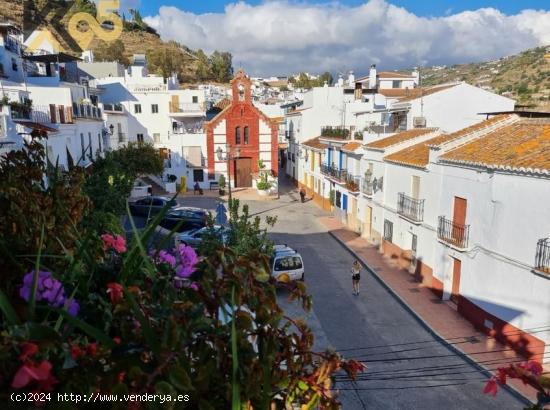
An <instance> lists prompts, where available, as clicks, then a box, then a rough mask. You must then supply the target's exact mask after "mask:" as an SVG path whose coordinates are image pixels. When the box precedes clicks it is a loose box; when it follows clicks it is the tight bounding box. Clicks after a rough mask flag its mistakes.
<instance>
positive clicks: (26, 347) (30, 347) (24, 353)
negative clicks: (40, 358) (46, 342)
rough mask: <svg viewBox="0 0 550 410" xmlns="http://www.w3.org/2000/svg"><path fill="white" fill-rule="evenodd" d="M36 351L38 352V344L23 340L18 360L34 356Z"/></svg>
mask: <svg viewBox="0 0 550 410" xmlns="http://www.w3.org/2000/svg"><path fill="white" fill-rule="evenodd" d="M36 353H38V346H37V345H36V344H34V343H29V342H25V343H23V344H22V345H21V354H20V355H19V360H21V361H22V362H24V361H26V360H27V359H28V358H29V357H31V356H34V355H35V354H36Z"/></svg>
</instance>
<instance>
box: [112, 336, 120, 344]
mask: <svg viewBox="0 0 550 410" xmlns="http://www.w3.org/2000/svg"><path fill="white" fill-rule="evenodd" d="M113 342H115V343H116V344H117V345H119V344H120V342H121V340H120V337H118V336H115V337H113Z"/></svg>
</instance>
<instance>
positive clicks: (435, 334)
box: [328, 231, 537, 405]
mask: <svg viewBox="0 0 550 410" xmlns="http://www.w3.org/2000/svg"><path fill="white" fill-rule="evenodd" d="M328 234H329V235H330V236H331V237H332V238H334V239H335V240H336V242H338V243H339V244H340V245H342V246H343V247H344V248H345V249H346V250H347V251H348V252H349V253H350V254H352V255H353V257H354V258H355V259H357V260H358V261H359V262H360V263H361V264H362V265H363V266H364V267H365V268H366V270H367V271H368V272H369V273H370V274H371V275H372V276H373V277H374V278H375V279H376V280H377V281H378V282H379V283H380V284H381V285H382V286H383V287H384V288H385V289H386V290H387V291H388V292H389V293H390V294H391V295H392V296H393V297H394V298H395V299H396V300H397V301H398V302H399V304H400V305H402V306H403V307H404V308H405V309H406V310H407V311H408V312H409V313H410V314H411V315H412V316H413V317H414V318H415V320H416V321H417V322H418V323H420V324H421V325H422V327H423V328H425V329H426V330H427V331H428V333H430V334H431V335H432V336H433V337H434V338H435V339H437V340H438V341H439V342H440V343H441V344H442V345H443V346H445V347H446V348H447V349H450V350H451V351H453V352H454V353H456V354H457V355H458V356H460V357H461V358H463V359H464V360H465V361H466V362H468V363H470V364H471V365H473V366H474V367H475V368H476V369H478V370H479V371H480V372H481V373H483V374H484V375H486V376H487V377H489V378H490V377H492V376H493V373H492V372H491V370H489V368H488V367H486V366H484V365H482V364H480V363H478V362H476V361H475V360H474V359H472V358H471V357H470V356H468V354H467V353H465V352H463V351H462V350H461V349H459V348H458V347H456V346H454V345H451V344H449V343H448V342H447V341H446V340H445V338H444V337H443V336H441V335H440V334H439V333H438V332H437V331H436V330H435V329H434V328H432V327H431V326H430V325H429V324H428V322H426V321H425V320H424V319H423V318H422V317H421V316H420V315H419V314H418V313H416V311H415V310H414V309H413V308H412V307H411V306H410V305H409V304H408V303H407V302H406V301H405V300H404V299H403V298H402V297H401V296H400V295H399V294H398V293H397V292H396V291H395V290H393V288H392V287H390V286H389V285H388V284H387V283H386V282H385V281H384V279H382V278H381V277H380V276H379V275H378V273H377V272H376V271H375V270H373V269H372V268H371V267H370V266H369V265H368V264H367V263H366V262H365V260H364V259H363V258H362V257H360V256H359V255H358V254H357V253H356V252H355V251H354V250H353V249H351V248H350V247H349V246H347V245H346V244H345V243H344V241H342V240H341V239H340V238H338V237H337V236H336V235H335V234H334V233H332V232H331V231H328ZM500 387H501V388H503V389H505V390H507V391H508V392H509V393H511V394H512V395H513V396H515V397H516V398H517V399H519V400H521V401H523V402H524V403H525V404H527V405H532V404H537V402H534V401H532V400H531V399H529V398H528V397H527V396H525V395H523V393H521V392H520V391H519V390H517V389H516V388H515V387H513V386H510V385H508V384H506V385H504V386H500Z"/></svg>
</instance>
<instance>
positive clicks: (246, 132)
mask: <svg viewBox="0 0 550 410" xmlns="http://www.w3.org/2000/svg"><path fill="white" fill-rule="evenodd" d="M248 137H249V132H248V127H244V144H245V145H248Z"/></svg>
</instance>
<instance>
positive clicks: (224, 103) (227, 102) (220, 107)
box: [215, 98, 231, 111]
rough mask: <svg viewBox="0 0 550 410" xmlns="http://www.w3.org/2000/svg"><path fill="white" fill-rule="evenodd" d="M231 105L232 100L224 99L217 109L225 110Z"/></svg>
mask: <svg viewBox="0 0 550 410" xmlns="http://www.w3.org/2000/svg"><path fill="white" fill-rule="evenodd" d="M230 105H231V100H230V99H229V98H224V99H223V100H220V101H218V102H217V104H216V105H215V107H216V108H217V109H219V110H222V111H223V110H225V109H226V108H227V107H229V106H230Z"/></svg>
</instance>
